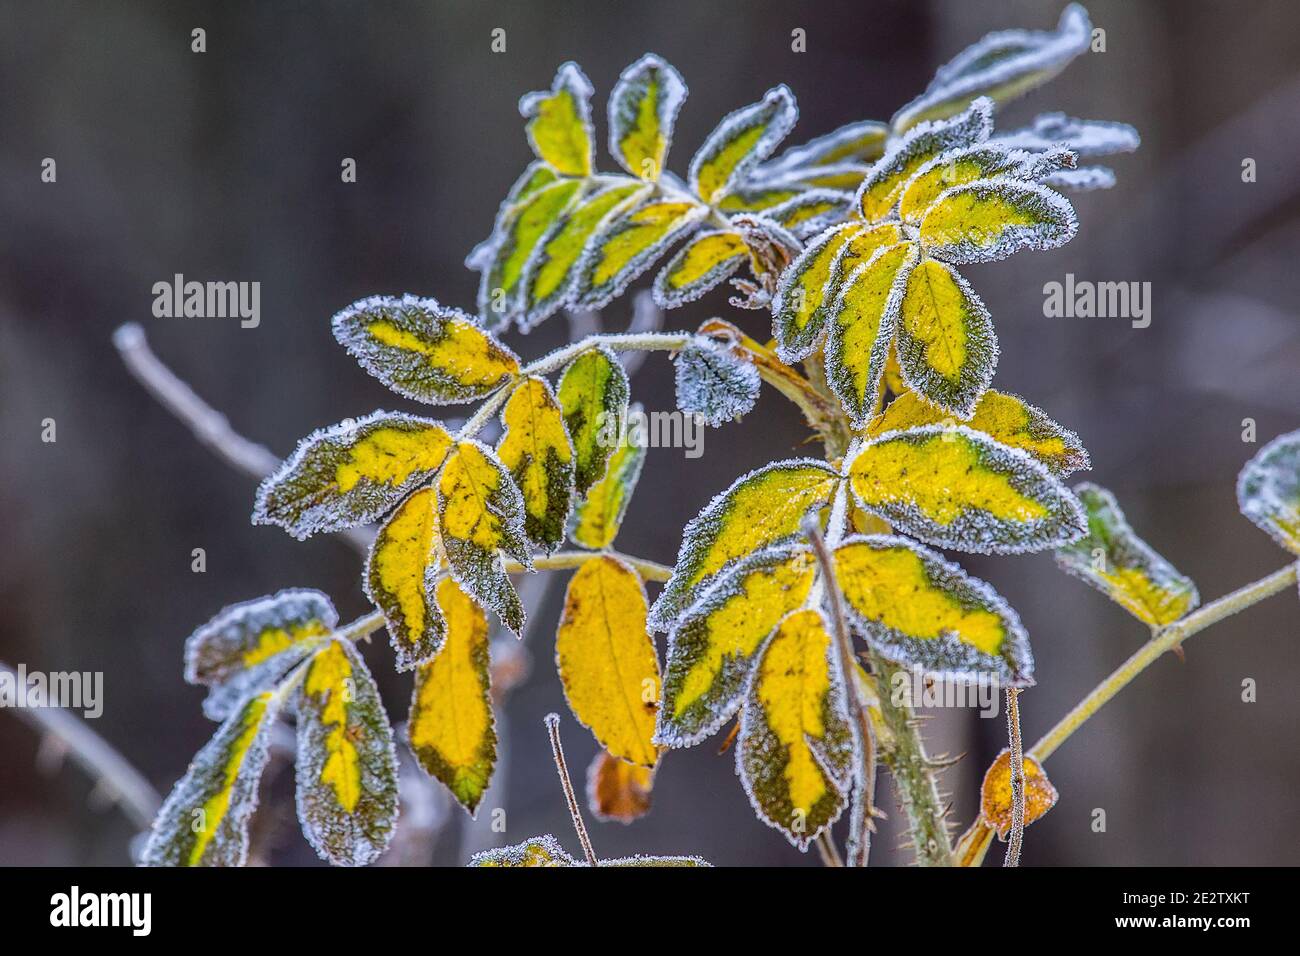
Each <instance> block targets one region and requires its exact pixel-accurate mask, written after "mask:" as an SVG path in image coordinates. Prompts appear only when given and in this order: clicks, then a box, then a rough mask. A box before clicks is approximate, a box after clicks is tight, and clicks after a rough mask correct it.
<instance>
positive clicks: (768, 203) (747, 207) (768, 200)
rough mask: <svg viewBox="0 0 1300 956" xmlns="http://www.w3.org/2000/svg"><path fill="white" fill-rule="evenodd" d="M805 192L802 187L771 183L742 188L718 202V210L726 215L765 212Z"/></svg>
mask: <svg viewBox="0 0 1300 956" xmlns="http://www.w3.org/2000/svg"><path fill="white" fill-rule="evenodd" d="M803 192H804V187H802V186H792V185H788V184H780V183H770V182H764V183H761V184H758V185H753V184H751V185H746V186H740V187H737V189H736V190H735V191H734V192H730V193H728V194H727V195H726V196H724V197H723V198H722V199H720V200H718V203H717V208H718V209H719V210H721V211H722V212H725V213H737V212H763V211H764V210H769V209H772V208H774V207H776V206H779V205H781V204H782V203H784V202H789V201H790V200H793V199H796V198H798V197H799V196H800V195H801V194H802V193H803Z"/></svg>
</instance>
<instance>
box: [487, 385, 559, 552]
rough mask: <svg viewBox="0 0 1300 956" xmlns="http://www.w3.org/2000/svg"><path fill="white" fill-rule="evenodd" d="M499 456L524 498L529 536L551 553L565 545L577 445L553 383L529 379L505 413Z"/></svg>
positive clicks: (514, 396)
mask: <svg viewBox="0 0 1300 956" xmlns="http://www.w3.org/2000/svg"><path fill="white" fill-rule="evenodd" d="M501 427H502V429H503V433H502V435H501V439H500V441H498V442H497V455H498V457H499V458H500V459H501V463H502V464H503V465H505V467H506V468H507V469H508V470H509V472H510V477H511V478H512V479H513V480H514V484H515V487H517V488H518V489H519V491H520V492H521V494H522V495H523V499H524V534H525V535H526V536H527V538H528V540H529V541H530V542H531V543H532V544H533V545H535V546H536V547H537V548H539V549H541V550H543V551H545V552H547V553H550V552H552V551H554V550H555V549H556V548H558V547H559V546H560V544H561V543H563V541H564V529H565V525H566V524H567V523H568V520H569V513H570V511H571V510H572V508H573V472H574V455H573V442H572V441H570V439H569V432H568V429H567V428H566V427H565V424H564V414H563V412H562V410H561V409H560V403H559V402H558V401H557V400H556V397H555V393H554V392H553V391H551V386H550V383H548V382H547V381H546V379H544V378H541V377H539V376H536V375H531V376H529V377H528V378H525V379H524V380H523V381H521V382H520V383H519V384H518V385H517V386H515V390H514V391H513V392H512V393H511V395H510V399H509V400H508V401H507V402H506V404H505V406H504V407H503V408H502V409H501Z"/></svg>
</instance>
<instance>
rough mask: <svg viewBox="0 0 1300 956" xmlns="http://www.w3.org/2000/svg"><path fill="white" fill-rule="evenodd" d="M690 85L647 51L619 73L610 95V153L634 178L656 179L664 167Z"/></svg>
mask: <svg viewBox="0 0 1300 956" xmlns="http://www.w3.org/2000/svg"><path fill="white" fill-rule="evenodd" d="M685 99H686V84H685V83H684V82H683V81H682V77H681V74H680V73H678V72H677V71H676V70H675V69H673V67H672V66H671V65H670V64H669V63H667V62H665V61H664V60H662V59H660V58H659V57H657V56H655V55H654V54H653V53H647V54H646V55H645V56H643V57H641V59H639V60H637V61H636V62H635V63H633V64H632V65H631V66H629V67H628V68H627V69H626V70H624V71H623V73H622V75H621V76H619V78H618V82H617V83H615V84H614V89H613V91H612V92H611V93H610V94H609V152H610V155H611V156H613V157H614V158H615V159H616V160H618V162H619V164H620V165H621V166H622V167H623V168H624V169H626V170H627V171H628V172H629V173H631V174H632V175H633V176H640V177H641V178H642V179H645V180H648V181H654V180H657V179H658V178H659V175H660V173H662V172H663V169H664V160H665V158H666V157H667V155H668V146H669V144H670V143H671V142H672V135H673V124H674V123H675V122H676V121H677V111H678V110H680V109H681V107H682V102H683V101H684V100H685Z"/></svg>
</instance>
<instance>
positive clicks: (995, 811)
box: [980, 750, 1057, 840]
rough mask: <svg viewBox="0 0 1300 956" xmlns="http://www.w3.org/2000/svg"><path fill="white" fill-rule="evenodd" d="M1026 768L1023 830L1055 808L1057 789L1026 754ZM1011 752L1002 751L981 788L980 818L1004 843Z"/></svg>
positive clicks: (1008, 825) (1008, 827)
mask: <svg viewBox="0 0 1300 956" xmlns="http://www.w3.org/2000/svg"><path fill="white" fill-rule="evenodd" d="M1024 765H1025V826H1029V824H1031V823H1033V822H1034V821H1035V820H1037V819H1039V818H1040V817H1042V815H1043V814H1044V813H1046V812H1047V811H1048V810H1050V809H1052V807H1054V806H1056V798H1057V793H1056V788H1055V787H1054V786H1052V781H1050V780H1048V779H1047V772H1046V771H1045V770H1043V765H1042V764H1040V763H1039V762H1038V761H1037V760H1035V759H1034V758H1033V757H1030V756H1029V755H1028V754H1026V755H1025V757H1024ZM1011 814H1012V807H1011V751H1010V750H1003V751H1002V753H1000V754H998V756H997V759H996V760H994V761H993V763H992V765H991V766H990V767H989V769H988V771H987V772H986V773H985V774H984V782H983V783H982V784H981V785H980V818H981V819H982V820H984V822H985V823H987V824H988V825H989V826H990V827H992V828H993V829H994V830H996V831H997V834H998V836H999V837H1001V838H1002V839H1003V840H1005V839H1006V838H1007V834H1009V833H1010V832H1011Z"/></svg>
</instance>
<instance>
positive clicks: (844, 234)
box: [772, 222, 863, 364]
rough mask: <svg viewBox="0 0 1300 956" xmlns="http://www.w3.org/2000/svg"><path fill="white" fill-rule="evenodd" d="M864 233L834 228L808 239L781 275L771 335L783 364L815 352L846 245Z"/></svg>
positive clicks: (851, 226)
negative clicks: (835, 274)
mask: <svg viewBox="0 0 1300 956" xmlns="http://www.w3.org/2000/svg"><path fill="white" fill-rule="evenodd" d="M862 232H863V227H862V226H861V225H860V224H858V223H856V222H847V223H842V224H840V225H838V226H831V227H830V228H829V229H827V230H826V231H825V232H823V233H821V234H820V235H818V236H815V237H813V238H812V239H809V240H808V243H807V245H806V246H804V250H803V252H801V253H800V254H799V256H798V257H797V258H796V259H795V260H794V261H793V262H792V263H790V265H789V267H787V268H786V270H785V271H784V272H782V273H781V278H780V280H779V281H778V282H777V286H776V294H775V295H774V296H773V297H772V334H773V337H774V338H775V339H776V341H777V354H778V355H779V356H780V358H781V361H783V362H785V363H786V364H793V363H794V362H798V361H802V360H803V359H805V358H807V357H808V356H809V355H811V354H812V352H813V349H814V348H816V345H817V340H818V339H819V338H820V336H821V332H822V330H823V329H824V328H825V326H826V319H827V316H828V315H829V312H830V305H831V303H832V301H833V287H834V281H833V277H834V272H835V266H836V263H838V262H840V261H841V258H842V257H841V252H842V250H843V249H844V247H845V245H846V244H847V243H848V242H849V241H850V240H852V239H854V238H855V237H857V236H858V235H860V234H861V233H862ZM828 293H831V294H828Z"/></svg>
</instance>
